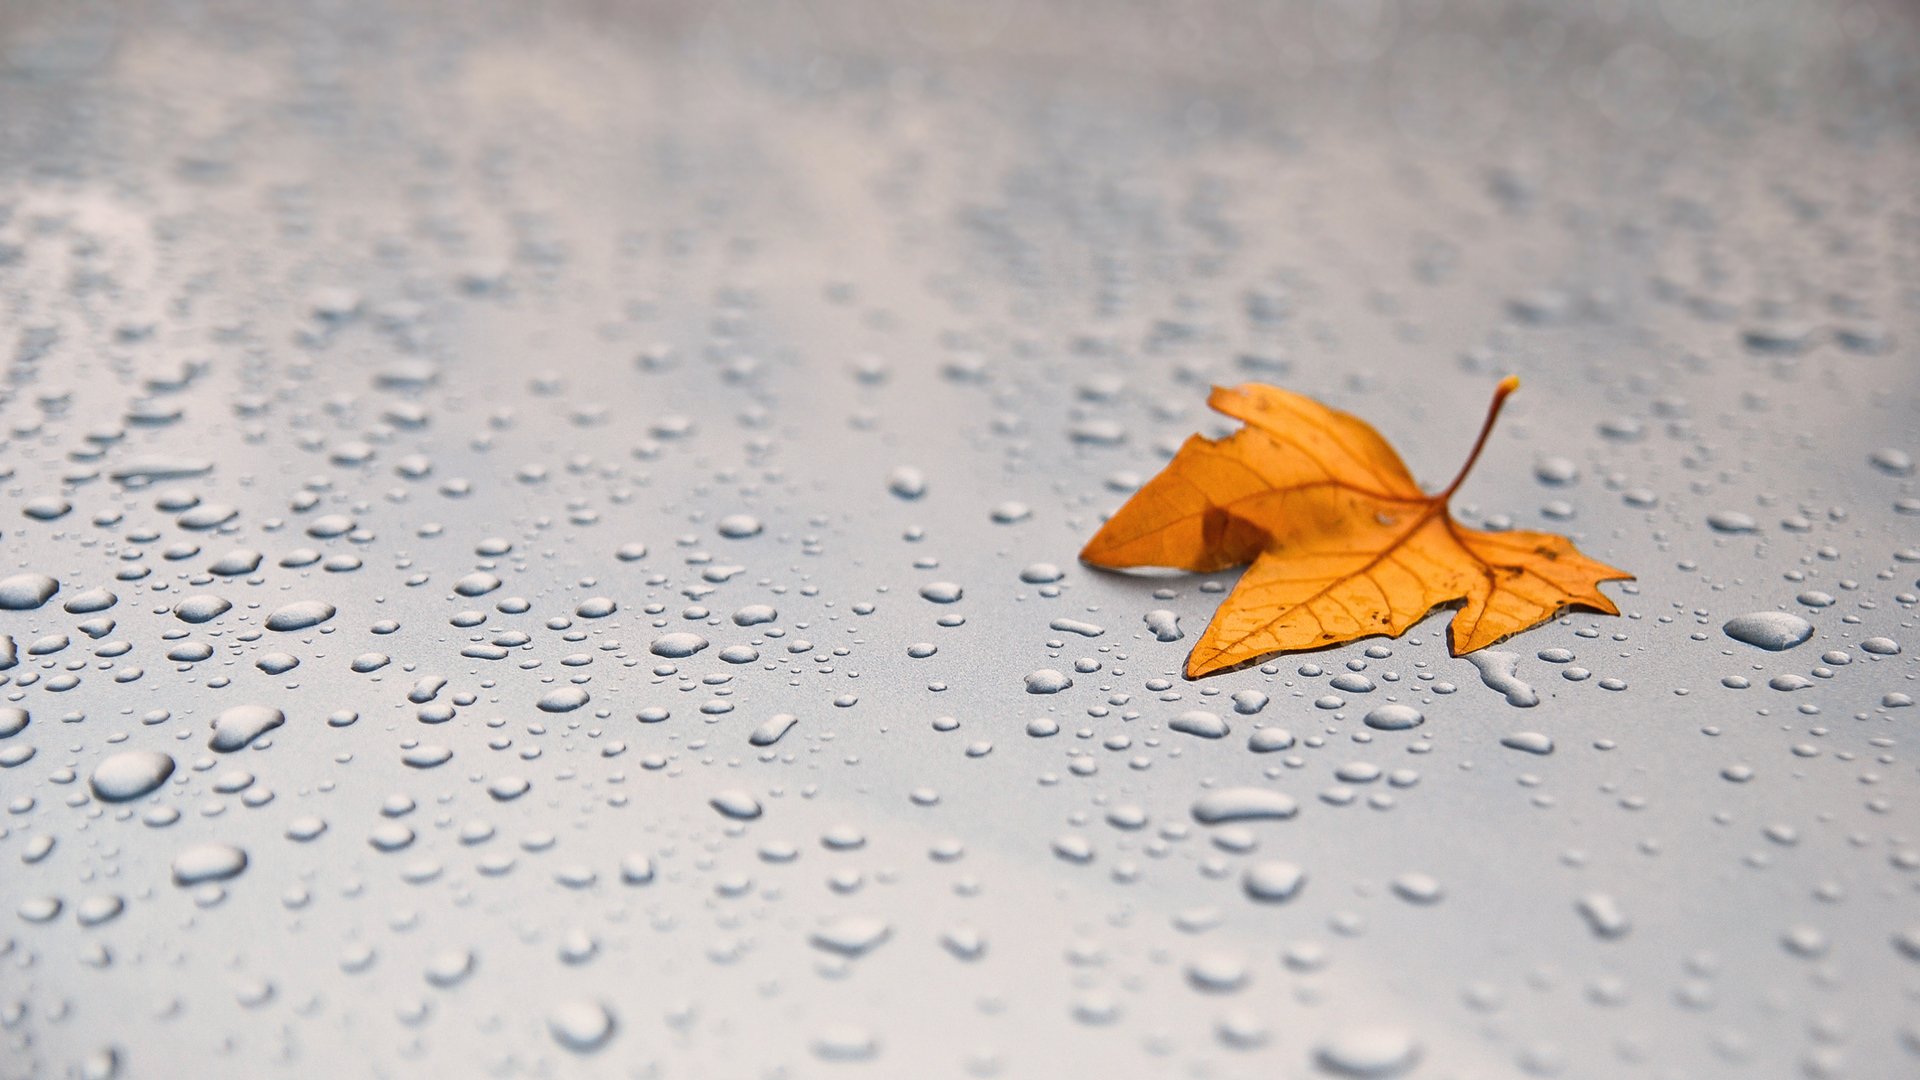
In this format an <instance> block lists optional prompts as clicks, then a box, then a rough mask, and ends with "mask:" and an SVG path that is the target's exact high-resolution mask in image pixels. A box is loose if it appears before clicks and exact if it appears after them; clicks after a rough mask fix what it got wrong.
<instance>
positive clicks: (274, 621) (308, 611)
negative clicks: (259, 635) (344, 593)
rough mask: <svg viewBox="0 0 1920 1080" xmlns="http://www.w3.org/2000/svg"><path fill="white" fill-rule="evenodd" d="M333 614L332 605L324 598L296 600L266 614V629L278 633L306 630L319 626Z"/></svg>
mask: <svg viewBox="0 0 1920 1080" xmlns="http://www.w3.org/2000/svg"><path fill="white" fill-rule="evenodd" d="M334 614H335V610H334V606H333V605H332V604H329V603H327V602H326V601H324V600H298V601H295V602H294V603H291V604H288V605H286V606H285V607H281V608H278V609H276V610H275V611H274V612H273V614H271V615H269V616H267V629H269V630H274V631H278V632H280V633H288V632H291V631H294V630H306V629H308V628H310V627H315V626H319V625H320V624H321V623H323V622H326V621H327V620H328V619H331V618H333V616H334Z"/></svg>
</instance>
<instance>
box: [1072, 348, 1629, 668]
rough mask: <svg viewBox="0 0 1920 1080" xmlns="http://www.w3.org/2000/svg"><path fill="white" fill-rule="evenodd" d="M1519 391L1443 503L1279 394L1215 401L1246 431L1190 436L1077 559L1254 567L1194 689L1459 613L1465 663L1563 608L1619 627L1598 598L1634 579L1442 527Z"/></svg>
mask: <svg viewBox="0 0 1920 1080" xmlns="http://www.w3.org/2000/svg"><path fill="white" fill-rule="evenodd" d="M1519 386H1520V380H1519V379H1518V378H1515V377H1513V376H1508V377H1507V378H1506V379H1504V380H1503V381H1502V382H1501V383H1500V386H1499V388H1498V389H1496V390H1495V391H1494V394H1493V404H1492V405H1491V406H1489V407H1488V409H1487V419H1486V422H1485V424H1483V425H1482V426H1481V428H1480V437H1479V439H1478V440H1476V441H1475V442H1474V445H1473V452H1472V453H1471V454H1469V455H1468V456H1467V463H1466V464H1465V465H1463V466H1461V467H1460V474H1459V475H1458V476H1456V477H1454V480H1453V482H1452V483H1451V484H1448V485H1447V487H1446V490H1444V491H1442V492H1440V493H1439V494H1437V495H1428V494H1426V493H1425V492H1423V491H1421V490H1420V486H1419V485H1418V484H1416V483H1415V482H1414V479H1413V476H1412V474H1410V473H1409V472H1407V467H1406V465H1405V464H1403V463H1402V462H1401V460H1400V455H1398V454H1396V453H1394V450H1393V447H1392V446H1390V445H1388V443H1387V441H1386V440H1385V439H1383V438H1381V437H1380V433H1379V432H1377V431H1375V430H1373V428H1372V427H1371V426H1369V425H1368V424H1367V423H1366V421H1364V420H1361V419H1360V418H1358V417H1356V416H1351V415H1349V414H1347V413H1343V412H1339V411H1337V410H1335V409H1330V408H1328V407H1326V406H1325V405H1322V404H1320V403H1319V402H1317V401H1314V400H1313V399H1311V398H1307V397H1302V396H1301V395H1299V394H1294V393H1289V392H1288V391H1285V390H1281V389H1278V388H1277V387H1272V386H1261V385H1259V384H1256V383H1248V384H1247V385H1244V386H1239V387H1235V388H1233V389H1226V388H1224V387H1215V388H1214V390H1213V393H1212V394H1211V395H1210V396H1209V397H1208V398H1207V404H1208V405H1210V406H1212V407H1213V408H1214V409H1216V410H1218V411H1220V412H1222V413H1225V414H1226V415H1228V416H1231V417H1233V418H1234V419H1236V420H1239V421H1241V422H1242V423H1243V424H1245V425H1246V426H1245V427H1242V428H1241V429H1240V430H1239V431H1236V432H1234V433H1233V434H1231V435H1228V436H1227V437H1226V438H1224V439H1209V438H1205V437H1203V436H1200V435H1193V436H1190V437H1189V438H1188V439H1187V441H1186V444H1185V445H1183V446H1181V447H1180V452H1179V453H1177V454H1175V455H1174V457H1173V460H1172V461H1170V462H1168V463H1167V467H1166V468H1164V469H1162V470H1161V471H1160V473H1159V475H1157V476H1155V477H1154V478H1153V479H1152V480H1150V481H1148V482H1147V484H1146V485H1145V486H1144V487H1142V488H1141V489H1140V490H1139V491H1137V492H1135V493H1134V494H1133V497H1132V498H1130V499H1128V500H1127V502H1126V505H1124V506H1122V507H1121V508H1120V509H1119V511H1118V512H1117V513H1115V514H1114V515H1113V517H1112V518H1110V519H1109V520H1108V521H1107V523H1106V524H1105V525H1103V526H1101V527H1100V531H1099V532H1098V533H1096V534H1095V535H1094V537H1093V539H1092V540H1090V541H1088V543H1087V546H1086V548H1085V549H1084V550H1082V551H1081V552H1080V558H1081V560H1082V561H1084V562H1087V563H1090V564H1092V565H1094V566H1104V567H1111V568H1123V567H1133V566H1171V567H1178V568H1180V569H1182V570H1191V571H1196V572H1207V571H1214V570H1224V569H1226V568H1228V567H1232V566H1239V565H1241V564H1243V563H1249V562H1250V563H1252V564H1253V565H1252V566H1251V567H1249V568H1248V569H1247V572H1246V573H1245V574H1243V575H1241V577H1240V583H1239V584H1238V585H1236V586H1234V589H1233V592H1232V593H1231V594H1229V595H1228V596H1227V598H1226V600H1225V602H1223V603H1222V604H1221V605H1220V609H1219V610H1218V611H1217V612H1215V613H1214V616H1213V621H1212V622H1210V623H1208V624H1207V629H1206V633H1204V634H1202V635H1201V636H1200V641H1199V642H1198V643H1197V644H1196V645H1194V647H1193V652H1192V653H1190V654H1189V655H1188V656H1187V677H1188V678H1190V679H1191V678H1198V677H1200V676H1202V675H1209V674H1212V673H1213V672H1216V671H1223V670H1225V669H1227V668H1231V667H1237V666H1239V665H1241V664H1244V663H1248V662H1250V661H1253V660H1258V659H1261V658H1262V657H1265V656H1269V655H1271V654H1273V653H1279V652H1295V651H1299V650H1302V649H1317V648H1321V647H1323V646H1327V645H1335V644H1339V643H1341V642H1346V641H1352V640H1354V639H1356V638H1362V637H1366V636H1368V635H1370V634H1389V635H1395V636H1397V635H1399V634H1402V633H1405V632H1406V630H1407V629H1408V628H1409V627H1411V626H1412V625H1413V624H1415V623H1417V622H1419V621H1420V620H1421V619H1422V618H1424V617H1425V616H1426V614H1427V613H1428V612H1430V611H1432V610H1433V609H1434V608H1436V607H1441V606H1443V605H1449V604H1455V603H1460V604H1461V605H1462V606H1461V609H1460V611H1459V613H1458V614H1456V615H1455V616H1454V617H1453V624H1452V626H1450V627H1449V628H1448V643H1449V645H1450V646H1451V648H1452V650H1453V655H1455V656H1460V655H1462V654H1464V653H1470V652H1473V651H1474V650H1475V649H1482V648H1485V647H1486V646H1488V645H1491V644H1493V643H1494V642H1496V641H1499V640H1500V639H1502V638H1504V637H1507V636H1509V635H1511V634H1517V633H1519V632H1520V631H1522V630H1525V629H1527V628H1529V627H1531V626H1535V625H1538V624H1539V623H1542V622H1544V621H1546V620H1547V619H1550V618H1552V617H1553V616H1554V615H1555V614H1557V613H1558V612H1560V611H1561V610H1563V609H1566V608H1570V607H1580V608H1588V609H1592V610H1595V611H1601V612H1605V613H1606V614H1608V615H1618V614H1619V613H1620V610H1619V609H1618V608H1616V607H1614V605H1613V601H1611V600H1609V599H1607V597H1606V596H1605V595H1603V594H1602V593H1601V592H1600V588H1599V586H1600V583H1601V582H1603V581H1618V580H1623V579H1629V578H1631V577H1632V576H1633V575H1631V574H1629V573H1626V572H1625V571H1622V570H1616V569H1614V568H1613V567H1611V566H1608V565H1606V564H1604V563H1600V562H1595V561H1594V560H1592V559H1590V558H1588V557H1586V556H1585V555H1582V554H1581V553H1580V552H1579V551H1577V550H1575V549H1574V546H1573V543H1572V542H1571V541H1569V540H1568V539H1567V538H1566V537H1564V536H1556V535H1554V534H1553V533H1541V532H1525V531H1521V530H1513V531H1510V532H1486V531H1484V530H1481V529H1470V528H1467V527H1466V526H1463V525H1461V524H1460V523H1459V522H1456V521H1454V520H1453V516H1452V515H1451V514H1449V513H1448V512H1447V500H1448V499H1449V498H1451V497H1452V496H1453V493H1454V491H1456V490H1457V489H1458V488H1459V487H1460V483H1461V481H1463V480H1465V479H1466V476H1467V471H1468V470H1469V469H1471V468H1473V463H1474V462H1475V461H1476V460H1477V459H1478V458H1479V457H1480V451H1481V450H1482V449H1483V448H1485V446H1486V444H1487V435H1488V434H1489V433H1490V432H1491V431H1492V430H1493V423H1494V420H1495V419H1496V418H1498V417H1499V415H1500V409H1501V406H1503V405H1504V404H1505V403H1506V400H1507V396H1508V395H1509V394H1511V393H1513V391H1514V390H1516V389H1517V388H1518V387H1519Z"/></svg>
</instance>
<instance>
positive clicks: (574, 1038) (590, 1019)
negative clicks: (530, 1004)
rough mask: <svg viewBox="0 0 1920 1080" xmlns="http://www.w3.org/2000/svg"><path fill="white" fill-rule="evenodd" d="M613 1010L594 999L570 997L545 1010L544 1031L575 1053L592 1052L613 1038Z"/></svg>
mask: <svg viewBox="0 0 1920 1080" xmlns="http://www.w3.org/2000/svg"><path fill="white" fill-rule="evenodd" d="M614 1027H615V1024H614V1020H613V1014H612V1013H611V1012H609V1011H607V1007H606V1006H605V1005H602V1004H601V1003H599V1002H597V1001H592V1000H588V999H586V998H572V999H569V1000H566V1001H562V1002H559V1003H557V1004H555V1005H554V1006H553V1008H551V1009H549V1010H548V1011H547V1031H548V1032H549V1033H550V1034H551V1035H552V1036H553V1041H554V1042H557V1043H559V1044H560V1045H561V1046H563V1047H565V1048H566V1049H568V1050H571V1051H573V1052H574V1053H576V1054H587V1053H592V1052H593V1051H595V1050H598V1049H600V1048H601V1047H602V1046H605V1045H606V1044H607V1041H608V1040H609V1039H611V1038H613V1032H614Z"/></svg>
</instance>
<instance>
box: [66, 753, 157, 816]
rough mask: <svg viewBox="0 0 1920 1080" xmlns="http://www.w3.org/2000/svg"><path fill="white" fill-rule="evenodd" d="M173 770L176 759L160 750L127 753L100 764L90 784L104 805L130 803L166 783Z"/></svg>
mask: <svg viewBox="0 0 1920 1080" xmlns="http://www.w3.org/2000/svg"><path fill="white" fill-rule="evenodd" d="M173 769H174V761H173V758H172V757H170V756H168V755H166V754H163V753H160V752H159V751H157V750H123V751H121V752H120V753H117V754H114V755H112V756H110V757H108V758H107V759H106V760H104V761H102V762H100V764H99V765H98V766H96V767H95V768H94V770H93V775H92V776H91V777H89V778H88V780H87V785H88V786H89V787H91V788H92V789H93V794H94V797H95V798H97V799H99V800H101V801H102V802H115V803H117V802H127V801H129V800H132V799H137V798H139V797H141V796H142V795H145V794H147V793H148V792H150V791H153V790H154V789H156V788H158V787H159V786H160V785H162V784H164V783H166V782H167V778H168V777H170V776H172V775H173Z"/></svg>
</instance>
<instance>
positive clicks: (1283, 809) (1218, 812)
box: [1192, 787, 1300, 825]
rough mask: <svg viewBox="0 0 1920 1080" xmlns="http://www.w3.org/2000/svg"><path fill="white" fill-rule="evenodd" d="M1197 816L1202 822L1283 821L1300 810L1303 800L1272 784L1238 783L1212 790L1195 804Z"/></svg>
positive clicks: (1204, 823) (1206, 823)
mask: <svg viewBox="0 0 1920 1080" xmlns="http://www.w3.org/2000/svg"><path fill="white" fill-rule="evenodd" d="M1192 812H1193V819H1194V820H1195V821H1198V822H1199V823H1200V824H1202V825H1219V824H1222V823H1224V822H1229V821H1282V820H1285V819H1287V818H1290V817H1292V816H1294V815H1295V814H1297V813H1299V812H1300V804H1299V803H1298V802H1295V801H1294V799H1293V797H1292V796H1290V795H1287V794H1286V793H1284V792H1279V791H1274V790H1272V789H1270V788H1255V787H1234V788H1222V789H1220V790H1219V791H1210V792H1208V793H1207V794H1205V795H1202V796H1201V797H1200V798H1199V799H1197V800H1195V801H1194V804H1193V811H1192Z"/></svg>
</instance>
